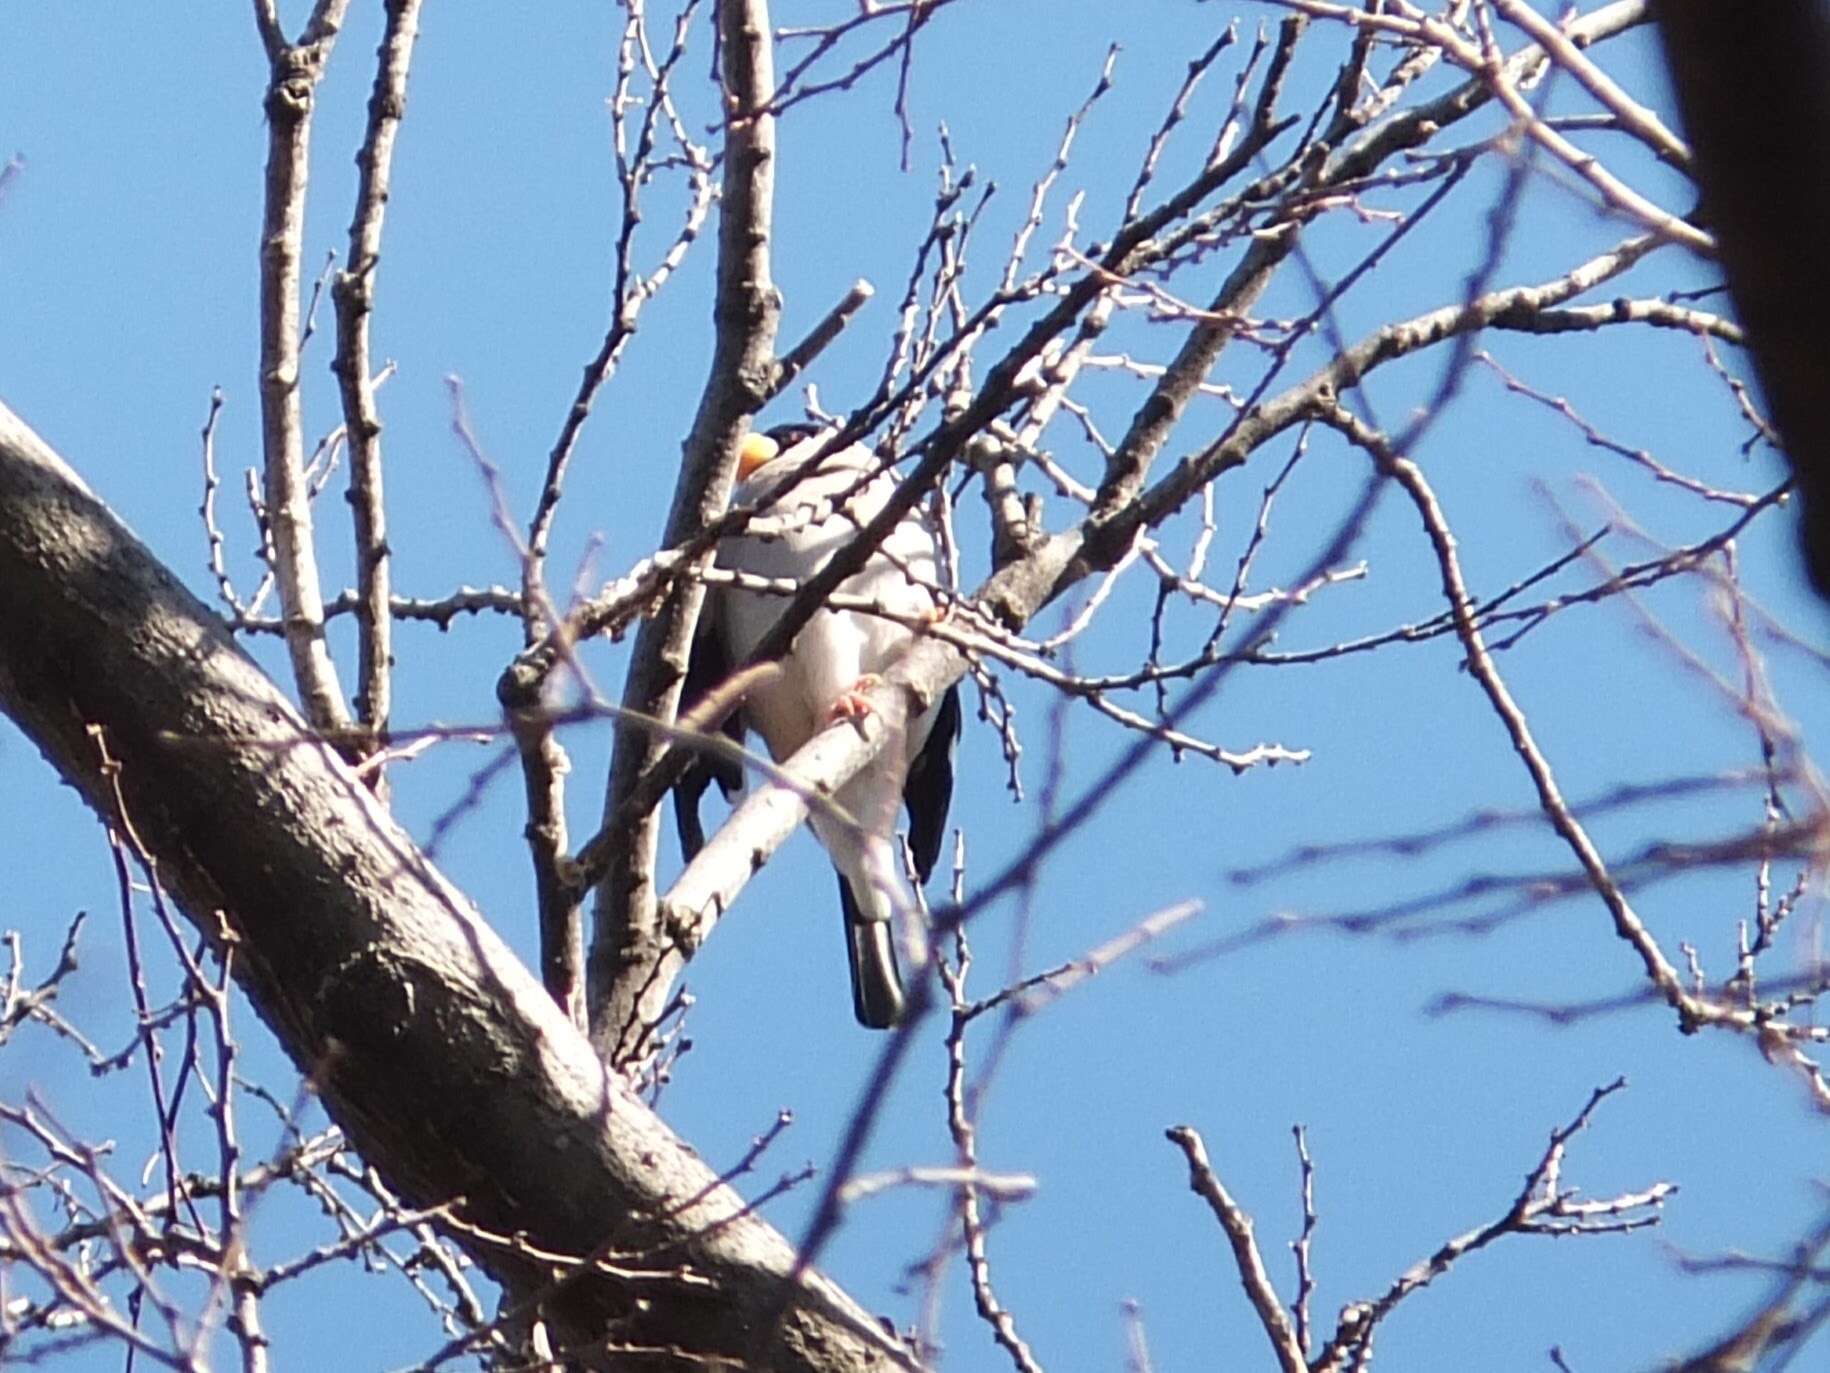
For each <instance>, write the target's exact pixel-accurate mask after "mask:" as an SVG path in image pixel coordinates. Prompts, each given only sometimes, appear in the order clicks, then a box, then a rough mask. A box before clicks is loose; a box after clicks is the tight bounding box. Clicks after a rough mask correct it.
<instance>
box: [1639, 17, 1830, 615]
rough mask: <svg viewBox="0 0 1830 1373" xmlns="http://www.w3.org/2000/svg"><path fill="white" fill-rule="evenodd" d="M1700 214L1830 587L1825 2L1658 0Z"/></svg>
mask: <svg viewBox="0 0 1830 1373" xmlns="http://www.w3.org/2000/svg"><path fill="white" fill-rule="evenodd" d="M1653 12H1654V14H1656V15H1657V17H1658V25H1659V31H1660V34H1661V36H1662V37H1663V38H1664V43H1665V61H1666V64H1667V66H1668V67H1669V68H1670V71H1671V82H1672V85H1673V86H1674V87H1675V88H1676V91H1677V97H1678V108H1679V110H1680V111H1681V112H1682V114H1683V117H1684V130H1685V133H1686V134H1687V135H1688V136H1689V139H1690V146H1691V148H1692V149H1693V151H1694V153H1695V157H1696V174H1697V179H1698V181H1699V182H1700V183H1701V184H1702V187H1703V212H1704V214H1706V215H1707V216H1708V219H1709V222H1710V224H1711V226H1712V227H1713V229H1714V231H1715V235H1716V238H1717V240H1718V242H1719V243H1720V245H1721V259H1722V266H1723V267H1724V268H1725V269H1726V270H1727V273H1728V285H1729V289H1730V291H1731V292H1732V293H1733V295H1734V300H1735V313H1736V315H1737V316H1738V317H1739V319H1740V320H1741V322H1742V324H1743V325H1744V326H1745V327H1746V329H1747V333H1748V339H1749V343H1750V346H1751V349H1752V352H1753V358H1754V369H1755V371H1756V372H1758V373H1759V376H1760V382H1761V386H1762V389H1763V390H1764V391H1765V392H1766V396H1767V401H1768V404H1770V405H1771V406H1772V412H1773V420H1774V423H1775V424H1776V425H1777V426H1778V428H1779V432H1780V434H1781V435H1782V436H1783V437H1784V439H1785V446H1786V452H1787V455H1788V456H1789V457H1790V459H1791V462H1792V467H1793V470H1794V471H1795V472H1797V474H1798V479H1799V484H1800V486H1801V487H1803V489H1804V493H1805V502H1804V525H1803V532H1802V537H1803V540H1804V546H1805V562H1806V565H1807V567H1808V569H1809V571H1810V573H1811V577H1812V580H1813V581H1815V582H1816V583H1817V589H1818V591H1819V592H1820V593H1824V594H1826V595H1830V386H1826V385H1825V384H1824V347H1823V311H1824V306H1825V303H1826V302H1830V255H1826V254H1825V253H1824V251H1823V248H1822V244H1823V242H1824V237H1825V235H1826V234H1827V233H1830V15H1826V13H1825V10H1824V7H1823V6H1822V5H1821V4H1808V5H1716V4H1711V3H1710V2H1709V0H1656V3H1654V5H1653Z"/></svg>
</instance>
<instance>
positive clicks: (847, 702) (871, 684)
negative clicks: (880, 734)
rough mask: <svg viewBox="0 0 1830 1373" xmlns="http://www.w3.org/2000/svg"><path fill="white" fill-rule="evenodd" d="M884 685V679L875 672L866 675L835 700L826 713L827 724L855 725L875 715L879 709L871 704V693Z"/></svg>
mask: <svg viewBox="0 0 1830 1373" xmlns="http://www.w3.org/2000/svg"><path fill="white" fill-rule="evenodd" d="M882 685H883V678H882V677H880V676H878V675H877V674H876V673H874V672H867V673H865V674H864V675H863V676H862V677H860V678H858V680H857V681H855V682H853V683H852V684H851V685H850V686H848V687H846V688H845V690H843V691H841V692H840V693H839V694H838V696H837V697H835V698H834V699H833V703H832V705H831V706H829V707H828V708H827V711H826V723H827V724H829V725H832V724H837V723H838V722H839V721H840V720H851V721H853V722H854V723H855V722H857V721H859V720H862V719H864V718H865V717H866V716H867V715H872V714H875V713H876V710H877V707H876V706H874V705H872V704H871V698H870V693H871V692H872V691H875V690H876V689H877V688H878V687H880V686H882Z"/></svg>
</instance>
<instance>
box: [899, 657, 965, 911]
mask: <svg viewBox="0 0 1830 1373" xmlns="http://www.w3.org/2000/svg"><path fill="white" fill-rule="evenodd" d="M959 734H960V707H959V685H958V683H955V684H954V685H953V686H951V687H949V688H948V689H947V694H946V695H945V696H943V697H941V701H940V710H939V711H938V712H937V713H936V714H935V716H934V728H933V729H932V730H930V731H929V732H928V741H927V743H925V744H923V745H922V746H921V752H920V753H918V754H916V755H915V761H914V762H913V763H911V764H910V765H909V780H908V781H906V782H905V783H903V786H902V804H903V805H905V806H907V807H908V810H909V849H910V850H911V851H912V852H913V854H914V856H915V875H916V876H917V877H919V878H920V879H921V881H922V883H923V884H924V885H925V884H926V883H927V880H928V878H929V877H930V876H931V875H932V874H933V872H934V865H935V863H936V862H938V861H939V859H940V845H941V841H942V840H943V839H945V838H946V837H947V809H948V807H949V806H951V805H952V804H953V750H954V746H955V745H957V744H958V743H959Z"/></svg>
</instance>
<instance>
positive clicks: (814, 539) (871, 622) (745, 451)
mask: <svg viewBox="0 0 1830 1373" xmlns="http://www.w3.org/2000/svg"><path fill="white" fill-rule="evenodd" d="M832 432H833V431H832V430H831V429H830V428H827V427H822V426H818V425H812V424H785V425H778V426H776V427H774V428H772V429H769V430H767V431H764V432H756V431H752V432H751V433H750V434H749V435H748V436H746V438H745V440H744V442H743V444H742V446H741V448H740V450H739V457H738V466H737V485H736V487H735V489H734V490H733V492H732V501H733V503H734V504H748V503H753V502H756V501H759V500H762V499H764V498H766V497H767V496H768V495H769V493H770V492H771V491H772V490H773V489H774V488H775V487H776V486H778V485H780V484H781V482H782V480H783V479H784V478H786V477H787V476H788V475H789V474H790V473H792V472H794V471H795V470H796V469H797V468H798V467H799V466H801V465H802V464H803V463H805V462H806V461H807V460H808V459H809V458H811V457H812V456H813V455H814V453H815V452H816V451H817V450H818V448H819V446H820V445H821V444H822V443H823V442H825V441H826V440H827V439H828V438H829V437H830V435H831V434H832ZM895 489H896V477H895V474H894V473H893V472H891V471H890V470H889V468H888V466H887V465H886V464H884V463H882V462H880V461H879V460H878V458H877V457H876V455H875V454H873V453H872V452H871V451H870V450H869V449H868V448H866V447H864V446H863V445H862V444H851V445H849V446H847V447H842V448H839V449H836V450H835V451H833V452H831V453H828V454H826V455H825V456H824V457H823V458H822V459H821V460H820V462H819V464H818V467H817V468H816V470H815V471H813V472H812V473H811V474H810V475H808V476H806V477H804V478H803V479H802V480H800V481H798V482H796V483H795V484H794V485H793V486H792V487H791V488H790V489H789V490H788V491H786V492H785V493H783V494H782V495H781V496H780V497H779V498H777V499H776V500H775V501H773V502H772V503H770V504H768V505H766V506H764V507H763V508H762V509H761V510H759V511H758V513H757V515H756V516H755V517H754V518H753V519H752V520H751V521H750V523H749V524H748V526H747V527H746V528H745V529H744V530H743V531H742V532H741V533H737V534H732V535H729V536H727V537H725V538H724V539H723V540H721V541H720V543H719V545H718V549H717V556H716V565H717V566H718V567H720V568H723V569H725V570H727V571H731V572H738V573H746V574H749V575H751V576H755V577H764V578H770V579H783V578H786V579H791V580H793V581H795V582H804V581H805V580H806V579H807V578H809V577H811V576H813V575H814V574H815V573H817V572H818V571H819V570H820V569H821V568H822V567H824V566H825V565H826V563H827V562H828V561H829V560H830V559H831V558H832V556H833V554H834V553H836V552H837V551H838V550H839V549H840V548H842V547H844V546H845V544H846V543H847V542H849V541H850V539H851V538H852V537H853V536H854V535H855V534H856V533H857V532H858V530H860V529H861V528H863V527H864V526H865V525H867V524H869V523H870V521H871V520H872V519H874V518H875V517H876V516H877V514H878V513H879V512H881V511H882V510H883V508H884V506H885V505H886V504H887V503H888V501H889V499H890V496H891V495H892V493H894V491H895ZM940 553H941V548H940V535H939V532H938V530H937V529H936V527H935V525H934V523H933V521H932V519H931V518H930V517H929V516H928V515H927V514H926V513H925V512H924V511H921V510H916V511H911V512H910V513H909V514H908V515H907V516H906V517H905V518H904V519H903V520H902V522H901V523H900V524H898V525H897V526H896V527H895V528H894V529H893V530H891V531H890V533H889V535H888V537H886V538H885V539H884V541H883V543H882V545H881V546H880V547H879V548H878V549H877V550H875V551H874V552H873V553H872V554H871V556H870V558H869V560H868V561H866V563H865V564H864V566H863V567H862V568H861V569H860V570H859V571H858V572H856V573H855V574H853V575H852V576H851V577H848V578H847V579H846V580H845V581H844V582H842V583H840V585H839V587H838V594H840V595H844V596H848V597H854V598H865V599H869V600H871V601H874V602H876V603H877V604H879V605H881V606H882V607H883V608H884V609H886V610H889V611H892V612H894V613H896V614H897V615H899V616H903V617H905V618H907V619H915V618H921V617H938V616H939V614H940V613H941V607H940V604H939V602H938V601H937V599H936V595H935V587H936V585H937V574H938V569H939V563H940ZM786 605H787V600H786V598H785V597H783V596H780V595H772V594H769V593H767V592H764V591H759V590H746V589H744V588H742V587H741V586H732V585H717V584H714V585H713V586H711V587H709V588H708V589H707V592H706V598H705V605H704V609H703V610H702V612H701V615H700V621H699V627H698V630H697V632H696V634H695V636H694V640H693V646H692V650H691V653H690V655H689V659H688V666H687V673H686V681H685V684H684V686H683V688H682V697H681V699H682V702H683V703H691V702H694V701H697V700H700V699H703V698H704V696H705V694H706V693H708V692H710V691H712V690H713V688H715V687H716V686H717V685H718V684H719V683H720V682H722V681H724V680H725V679H726V678H727V677H729V676H730V674H731V672H732V671H733V670H734V669H736V668H738V667H740V666H741V665H743V664H744V663H745V661H746V660H747V659H748V658H749V657H750V655H751V654H752V653H753V652H754V651H755V649H756V647H757V645H758V644H759V643H760V642H761V641H762V639H763V637H764V636H765V635H766V634H767V633H768V632H769V630H770V629H771V628H772V627H773V626H774V624H775V622H776V620H777V618H779V616H780V615H781V613H782V611H783V610H784V609H785V608H786ZM917 637H918V631H917V630H916V629H915V628H912V627H911V626H910V625H909V624H907V623H903V622H900V621H898V620H892V619H888V618H885V617H884V616H881V615H874V614H870V613H868V612H865V611H862V610H839V609H832V608H823V609H821V610H819V611H817V612H815V614H814V615H813V617H812V618H811V619H810V620H809V621H808V622H807V624H806V625H804V626H803V627H802V629H801V630H800V632H799V633H798V634H797V635H796V636H795V638H794V642H793V644H792V646H791V647H790V648H789V649H788V652H787V654H786V656H785V657H784V658H783V659H782V660H781V663H780V671H779V672H777V673H774V674H772V675H770V676H768V677H766V678H762V679H760V680H759V682H758V683H757V684H756V685H754V686H752V687H751V688H750V689H749V690H748V691H747V692H746V693H745V694H744V696H743V699H742V701H741V704H740V705H739V706H738V707H737V708H736V709H735V710H734V711H732V712H731V714H729V715H728V716H726V717H725V719H724V721H723V723H722V724H721V725H720V726H719V728H720V729H721V730H722V731H723V732H724V734H726V735H727V736H728V737H729V738H731V739H732V740H734V741H735V742H737V743H742V742H743V740H744V738H745V735H746V733H747V732H748V731H749V730H754V731H755V732H756V733H758V734H760V735H761V736H762V739H763V743H764V744H765V745H766V746H767V748H768V750H769V755H770V757H772V758H773V759H775V760H776V761H777V762H781V761H784V760H786V759H787V758H788V757H789V756H791V755H792V754H793V753H794V752H795V751H796V750H797V749H799V748H800V747H801V746H802V745H803V744H805V743H806V742H807V741H808V740H809V739H811V738H813V736H814V735H815V734H818V733H819V732H820V731H821V730H823V729H825V728H826V727H827V726H828V725H830V724H832V723H834V722H835V721H837V720H841V719H854V720H855V719H858V718H860V717H862V716H863V715H866V714H869V713H870V709H871V707H870V703H869V700H868V697H867V695H866V693H867V692H868V691H869V690H870V689H871V688H872V687H874V686H876V685H878V683H879V682H880V681H881V678H882V675H883V674H884V673H885V672H887V671H888V670H889V669H890V668H891V667H892V666H894V664H895V663H896V661H897V660H898V659H899V658H901V657H902V656H903V654H905V653H906V652H908V650H909V648H910V647H911V646H912V645H913V643H914V642H915V640H916V638H917ZM687 713H688V714H690V713H691V708H690V705H689V709H688V711H687ZM960 724H961V720H960V701H959V687H958V685H957V684H956V685H954V686H952V687H950V688H949V689H948V690H947V691H946V692H945V694H943V695H942V696H941V697H940V699H938V700H937V701H935V702H934V703H933V704H932V705H930V706H929V707H927V708H926V709H925V710H923V711H922V712H921V713H920V714H919V715H917V716H916V717H915V718H913V719H912V720H909V721H907V722H906V724H905V727H904V729H903V731H902V737H901V739H900V740H896V739H892V740H890V741H889V743H888V744H887V745H886V746H885V748H884V749H883V751H882V752H881V753H879V754H878V756H877V757H876V758H874V759H873V760H872V761H871V762H870V763H868V764H866V765H865V767H864V768H863V769H862V770H860V771H859V772H858V773H857V774H856V775H855V776H854V777H852V778H851V780H850V781H848V782H846V783H845V785H844V786H842V787H840V788H839V789H838V791H837V792H836V793H835V794H834V796H833V800H834V801H835V802H836V803H837V805H838V808H839V809H840V810H841V811H842V812H844V814H845V815H847V816H850V817H852V818H853V819H854V820H855V821H856V822H857V823H856V824H846V823H844V822H843V821H841V820H838V819H837V818H835V817H833V816H831V815H828V814H824V813H820V812H815V813H813V814H811V815H810V816H809V817H808V818H809V823H810V824H811V826H812V828H813V832H814V834H815V836H816V837H817V838H818V839H819V841H820V843H821V844H822V845H823V846H824V847H825V849H826V852H827V855H828V856H829V857H830V858H831V859H832V864H833V867H834V869H835V870H836V872H837V874H838V885H839V906H840V910H841V912H842V914H843V916H844V921H845V941H846V950H847V957H848V963H849V967H850V972H851V994H852V1011H853V1013H854V1015H855V1016H856V1017H857V1019H858V1023H859V1024H861V1025H863V1026H865V1027H867V1028H869V1029H878V1030H886V1029H890V1028H892V1027H893V1026H895V1025H896V1024H897V1023H898V1022H899V1021H900V1020H901V1018H902V1015H903V1012H904V1010H905V1008H906V1005H907V998H906V995H905V993H904V990H903V985H902V974H901V971H900V969H899V968H898V966H897V960H896V944H895V933H894V931H895V926H894V919H893V917H894V914H895V908H896V905H897V904H898V902H899V901H900V900H902V899H904V896H903V889H902V887H901V884H900V881H899V879H898V877H897V875H896V874H897V871H898V868H899V866H900V865H899V864H897V863H896V861H895V853H894V849H893V847H892V845H891V839H890V830H891V827H892V823H893V818H894V812H895V807H896V802H897V800H898V799H900V800H901V801H902V803H903V805H904V806H905V807H906V808H907V810H908V816H909V849H910V852H911V855H912V857H913V860H914V868H915V875H916V878H917V879H918V880H919V881H920V882H921V883H923V884H924V885H925V884H926V882H927V880H928V878H929V876H930V875H931V874H932V873H933V871H934V865H935V862H936V860H937V859H938V858H939V856H940V848H941V842H942V840H943V838H944V837H945V833H946V827H947V811H948V808H949V806H950V805H951V803H952V797H953V764H954V750H955V746H956V745H957V743H958V740H959V737H960ZM712 781H717V782H718V783H719V785H720V788H721V789H722V791H723V792H724V795H725V797H726V798H727V799H729V798H730V797H731V796H732V795H733V794H734V793H735V792H737V791H738V790H740V789H741V787H742V785H743V773H742V769H741V767H739V766H738V765H737V764H736V763H735V762H734V761H732V760H731V759H730V758H728V757H727V756H714V755H712V754H710V753H704V754H701V755H700V756H699V758H698V759H696V760H695V761H694V764H693V765H692V767H691V768H689V769H688V771H687V773H686V775H685V776H684V777H682V778H681V780H680V782H679V783H678V784H677V785H676V787H675V793H674V803H675V811H676V816H677V820H678V825H679V830H680V840H681V847H682V850H683V851H684V853H685V855H686V859H687V861H688V862H690V861H691V860H692V858H693V856H694V855H695V854H696V853H697V852H698V850H699V849H700V848H701V847H702V846H703V845H704V842H705V833H704V830H703V828H702V827H701V825H700V821H699V800H700V797H701V796H702V795H703V794H704V792H705V789H706V787H707V786H709V785H710V783H711V782H712Z"/></svg>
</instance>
